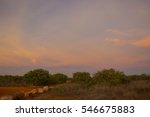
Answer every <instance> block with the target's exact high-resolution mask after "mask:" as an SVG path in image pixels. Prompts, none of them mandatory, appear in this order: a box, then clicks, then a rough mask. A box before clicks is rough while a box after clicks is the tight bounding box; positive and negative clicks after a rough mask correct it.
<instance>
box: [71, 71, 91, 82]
mask: <svg viewBox="0 0 150 117" xmlns="http://www.w3.org/2000/svg"><path fill="white" fill-rule="evenodd" d="M90 79H91V76H90V73H88V72H76V73H73V82H75V83H88V82H89V81H90Z"/></svg>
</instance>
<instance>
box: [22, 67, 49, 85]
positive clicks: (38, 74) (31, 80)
mask: <svg viewBox="0 0 150 117" xmlns="http://www.w3.org/2000/svg"><path fill="white" fill-rule="evenodd" d="M24 79H25V82H26V83H28V84H31V85H48V84H49V83H50V75H49V72H48V71H47V70H44V69H35V70H31V71H29V72H28V73H26V74H25V75H24Z"/></svg>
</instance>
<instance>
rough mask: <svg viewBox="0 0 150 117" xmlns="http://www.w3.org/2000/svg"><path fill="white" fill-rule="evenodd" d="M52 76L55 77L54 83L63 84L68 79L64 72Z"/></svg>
mask: <svg viewBox="0 0 150 117" xmlns="http://www.w3.org/2000/svg"><path fill="white" fill-rule="evenodd" d="M52 78H53V79H54V80H53V81H54V82H53V83H54V84H61V83H65V82H66V81H67V79H68V76H67V75H65V74H62V73H57V74H53V75H52Z"/></svg>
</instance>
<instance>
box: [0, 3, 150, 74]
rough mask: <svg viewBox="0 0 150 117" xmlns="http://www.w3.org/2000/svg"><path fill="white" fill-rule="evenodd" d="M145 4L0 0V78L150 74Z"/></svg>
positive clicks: (149, 36) (149, 24)
mask: <svg viewBox="0 0 150 117" xmlns="http://www.w3.org/2000/svg"><path fill="white" fill-rule="evenodd" d="M149 12H150V1H149V0H132V1H131V0H12V1H11V0H0V74H17V73H20V74H23V73H25V72H26V70H30V69H31V68H37V67H46V68H48V69H49V71H53V72H66V73H71V72H74V71H78V70H79V71H80V70H83V71H88V72H91V73H92V72H93V71H97V70H99V69H103V68H115V69H120V70H122V71H125V72H126V73H131V74H132V73H150V22H149V21H150V13H149Z"/></svg>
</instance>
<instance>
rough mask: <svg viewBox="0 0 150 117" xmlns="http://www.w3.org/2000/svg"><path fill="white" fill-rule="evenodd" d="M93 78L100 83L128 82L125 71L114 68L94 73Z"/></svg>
mask: <svg viewBox="0 0 150 117" xmlns="http://www.w3.org/2000/svg"><path fill="white" fill-rule="evenodd" d="M93 78H94V81H95V82H96V83H98V84H99V83H110V84H118V83H127V82H128V81H127V79H126V76H125V74H124V73H123V72H120V71H116V70H114V69H112V68H111V69H104V70H102V71H98V72H97V73H96V74H94V76H93Z"/></svg>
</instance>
